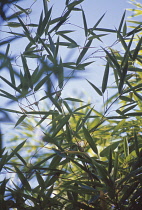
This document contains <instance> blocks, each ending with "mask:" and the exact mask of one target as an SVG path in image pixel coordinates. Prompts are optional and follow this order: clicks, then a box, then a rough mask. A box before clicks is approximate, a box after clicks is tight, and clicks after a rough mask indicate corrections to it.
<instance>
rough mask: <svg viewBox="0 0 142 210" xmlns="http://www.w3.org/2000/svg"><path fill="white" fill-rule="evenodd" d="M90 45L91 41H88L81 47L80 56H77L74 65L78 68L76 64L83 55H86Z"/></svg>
mask: <svg viewBox="0 0 142 210" xmlns="http://www.w3.org/2000/svg"><path fill="white" fill-rule="evenodd" d="M91 43H92V40H89V41H88V42H87V44H86V45H85V46H84V47H83V50H82V51H81V53H80V55H79V56H78V58H77V61H76V65H77V66H78V64H79V63H80V62H81V60H82V58H83V57H84V55H85V54H86V53H87V51H88V49H89V47H90V45H91Z"/></svg>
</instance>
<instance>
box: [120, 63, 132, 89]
mask: <svg viewBox="0 0 142 210" xmlns="http://www.w3.org/2000/svg"><path fill="white" fill-rule="evenodd" d="M128 65H129V64H128V61H127V62H126V64H125V66H124V67H123V68H122V72H121V75H120V82H119V85H118V92H119V93H121V92H122V89H123V85H124V82H125V78H126V75H127V71H128Z"/></svg>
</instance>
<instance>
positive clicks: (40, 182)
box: [36, 172, 45, 189]
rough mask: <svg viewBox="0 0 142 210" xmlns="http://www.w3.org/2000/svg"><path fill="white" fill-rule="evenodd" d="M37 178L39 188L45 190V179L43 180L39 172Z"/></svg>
mask: <svg viewBox="0 0 142 210" xmlns="http://www.w3.org/2000/svg"><path fill="white" fill-rule="evenodd" d="M36 178H37V181H38V184H39V187H41V189H45V183H44V179H43V178H42V176H41V175H40V173H39V172H36Z"/></svg>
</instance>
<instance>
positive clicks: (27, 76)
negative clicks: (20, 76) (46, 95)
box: [21, 55, 33, 89]
mask: <svg viewBox="0 0 142 210" xmlns="http://www.w3.org/2000/svg"><path fill="white" fill-rule="evenodd" d="M21 58H22V63H23V68H24V72H25V77H26V78H25V79H26V80H27V84H28V86H29V87H30V88H31V89H32V88H33V84H32V79H31V75H30V71H29V68H28V65H27V61H26V58H25V57H24V56H23V55H21Z"/></svg>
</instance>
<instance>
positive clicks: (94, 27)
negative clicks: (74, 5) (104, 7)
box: [91, 13, 106, 30]
mask: <svg viewBox="0 0 142 210" xmlns="http://www.w3.org/2000/svg"><path fill="white" fill-rule="evenodd" d="M105 14H106V13H104V14H103V15H102V16H101V18H100V19H99V20H98V21H97V23H96V24H95V25H94V26H93V28H92V29H91V30H95V29H96V27H97V26H98V25H99V23H100V22H101V20H102V19H103V17H104V16H105Z"/></svg>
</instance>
